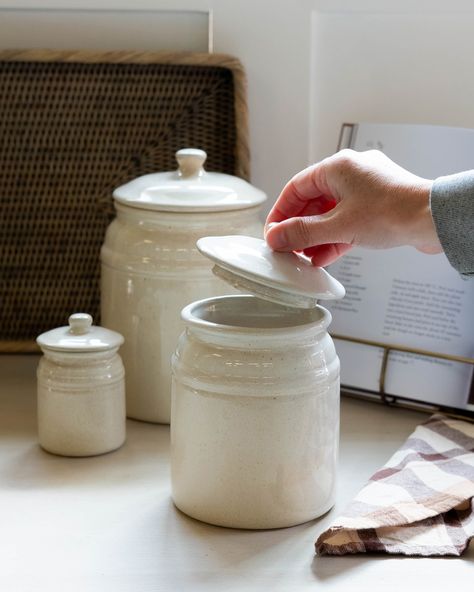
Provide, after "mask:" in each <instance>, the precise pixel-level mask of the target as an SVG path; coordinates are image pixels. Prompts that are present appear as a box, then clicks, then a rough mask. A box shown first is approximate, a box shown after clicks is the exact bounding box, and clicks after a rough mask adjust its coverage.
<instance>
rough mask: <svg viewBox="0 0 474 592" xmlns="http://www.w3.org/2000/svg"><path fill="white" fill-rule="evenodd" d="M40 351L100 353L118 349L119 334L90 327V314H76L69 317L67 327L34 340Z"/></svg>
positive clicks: (120, 340) (121, 338)
mask: <svg viewBox="0 0 474 592" xmlns="http://www.w3.org/2000/svg"><path fill="white" fill-rule="evenodd" d="M36 342H37V343H38V345H39V346H40V347H41V348H42V349H48V350H54V351H63V352H71V353H72V352H76V353H77V352H100V351H106V350H108V349H113V348H116V347H119V346H120V345H122V343H123V337H122V336H121V335H120V333H116V332H115V331H110V329H104V328H103V327H96V326H94V325H92V317H91V315H90V314H87V313H83V312H78V313H76V314H72V315H71V316H70V317H69V325H68V326H67V327H59V328H58V329H53V330H52V331H47V332H46V333H42V334H41V335H40V336H39V337H38V338H37V340H36Z"/></svg>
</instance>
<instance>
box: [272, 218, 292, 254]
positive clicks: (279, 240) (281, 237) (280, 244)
mask: <svg viewBox="0 0 474 592" xmlns="http://www.w3.org/2000/svg"><path fill="white" fill-rule="evenodd" d="M272 226H278V224H275V223H273V224H269V225H268V229H270V227H272ZM269 245H270V247H271V248H272V249H277V250H278V249H285V248H286V247H287V245H288V243H287V240H286V235H285V231H284V229H283V228H281V230H279V231H278V232H274V233H272V237H271V240H270V242H269Z"/></svg>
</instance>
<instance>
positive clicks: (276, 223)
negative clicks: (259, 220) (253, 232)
mask: <svg viewBox="0 0 474 592" xmlns="http://www.w3.org/2000/svg"><path fill="white" fill-rule="evenodd" d="M274 226H278V222H270V224H265V228H264V229H263V236H264V237H265V238H267V232H268V231H269V230H270V228H273V227H274Z"/></svg>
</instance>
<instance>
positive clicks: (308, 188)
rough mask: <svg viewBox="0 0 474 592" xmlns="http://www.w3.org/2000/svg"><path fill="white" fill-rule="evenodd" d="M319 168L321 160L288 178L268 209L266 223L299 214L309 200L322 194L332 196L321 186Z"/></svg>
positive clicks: (280, 220) (320, 167)
mask: <svg viewBox="0 0 474 592" xmlns="http://www.w3.org/2000/svg"><path fill="white" fill-rule="evenodd" d="M321 169H322V162H321V163H317V164H313V165H311V166H309V167H307V168H306V169H304V170H302V171H300V172H299V173H297V174H296V175H295V176H294V177H293V178H292V179H290V181H289V182H288V183H287V184H286V185H285V187H284V188H283V191H282V192H281V193H280V195H279V197H278V199H277V201H276V202H275V204H274V206H273V207H272V209H271V210H270V213H269V214H268V217H267V221H266V224H270V223H271V222H282V221H283V220H286V219H287V218H293V217H294V216H300V215H302V212H303V210H304V209H305V208H306V207H307V205H308V202H309V201H311V200H314V199H318V198H320V197H323V196H327V197H332V196H330V195H329V194H328V191H327V188H326V187H323V185H324V183H323V182H322V181H323V180H322V176H321ZM316 209H317V208H316Z"/></svg>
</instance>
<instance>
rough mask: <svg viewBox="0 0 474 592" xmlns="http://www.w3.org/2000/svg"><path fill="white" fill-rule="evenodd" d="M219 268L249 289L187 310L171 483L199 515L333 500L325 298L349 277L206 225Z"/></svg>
mask: <svg viewBox="0 0 474 592" xmlns="http://www.w3.org/2000/svg"><path fill="white" fill-rule="evenodd" d="M198 246H199V248H200V250H201V251H202V252H203V253H204V254H206V255H207V256H208V257H209V258H210V259H212V260H214V262H215V263H216V267H215V273H217V274H218V275H219V276H220V277H225V278H226V280H227V281H228V282H229V283H231V284H233V285H234V286H236V287H238V288H239V289H241V290H243V291H246V292H252V293H253V294H246V295H243V294H242V295H238V294H236V295H228V296H220V297H214V298H208V299H204V300H201V301H198V302H194V303H192V304H189V305H188V306H187V307H185V308H184V310H183V312H182V316H183V319H184V321H185V323H186V330H185V332H184V333H183V334H182V335H181V337H180V339H179V343H178V346H177V350H176V353H175V355H174V357H173V394H172V419H171V474H172V495H173V500H174V503H175V504H176V506H177V507H178V508H179V509H180V510H182V511H183V512H185V513H186V514H188V515H189V516H192V517H193V518H197V519H198V520H202V521H204V522H208V523H211V524H216V525H220V526H227V527H233V528H250V529H263V528H277V527H285V526H291V525H295V524H299V523H302V522H306V521H308V520H311V519H313V518H316V517H318V516H320V515H321V514H323V513H324V512H326V511H327V510H329V508H331V506H332V505H333V504H334V494H335V482H336V460H337V452H338V439H339V390H340V389H339V359H338V357H337V355H336V351H335V348H334V344H333V341H332V339H331V337H330V336H329V335H328V333H327V328H328V325H329V323H330V320H331V315H330V313H329V312H328V311H327V310H325V309H324V308H323V307H321V306H319V305H318V303H317V300H318V299H322V298H326V299H331V298H341V297H342V296H343V295H344V288H343V287H342V286H341V285H340V284H339V283H338V282H337V281H336V280H335V279H334V278H332V277H331V276H330V275H329V274H327V273H326V272H325V271H324V270H323V269H321V268H315V267H312V266H311V265H310V264H309V263H308V262H306V261H305V260H304V259H302V258H300V257H298V256H297V255H294V254H290V253H273V252H272V251H271V250H270V249H269V248H268V247H267V245H266V244H265V242H264V241H262V240H258V239H252V238H249V237H238V236H227V237H209V238H204V239H202V240H200V241H198Z"/></svg>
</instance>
